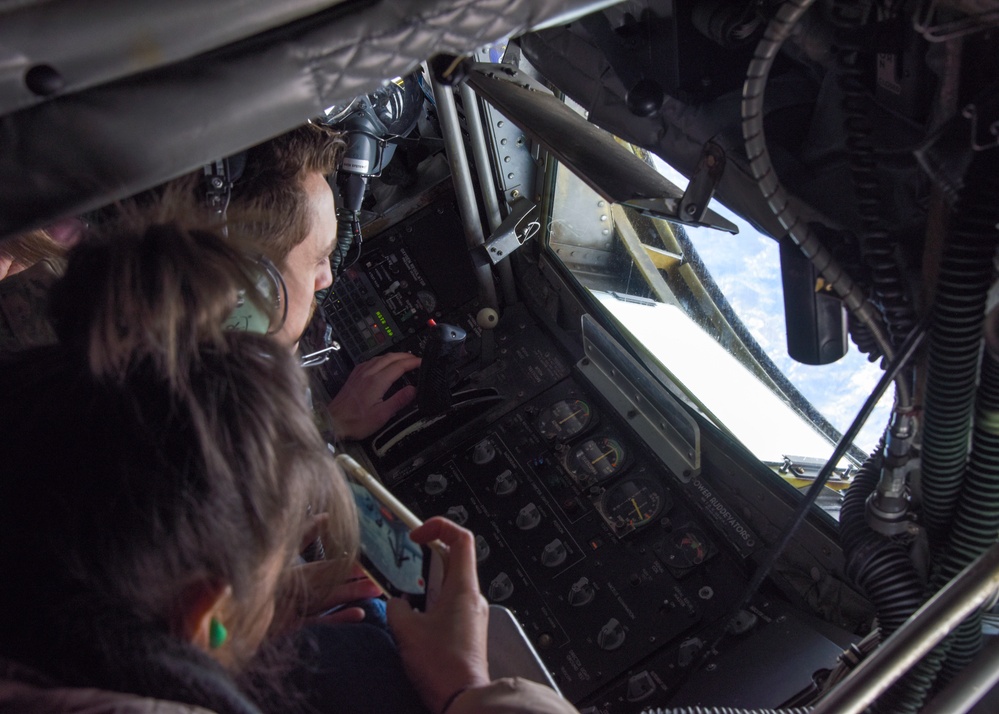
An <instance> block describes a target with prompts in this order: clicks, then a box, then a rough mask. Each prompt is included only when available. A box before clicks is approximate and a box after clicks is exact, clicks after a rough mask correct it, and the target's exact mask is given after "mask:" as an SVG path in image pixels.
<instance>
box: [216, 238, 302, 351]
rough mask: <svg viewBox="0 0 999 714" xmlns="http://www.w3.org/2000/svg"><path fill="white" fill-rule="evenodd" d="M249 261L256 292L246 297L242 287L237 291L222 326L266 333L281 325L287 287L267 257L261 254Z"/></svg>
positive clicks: (272, 331) (229, 328) (286, 304)
mask: <svg viewBox="0 0 999 714" xmlns="http://www.w3.org/2000/svg"><path fill="white" fill-rule="evenodd" d="M252 260H253V268H254V270H255V272H256V276H255V277H256V280H254V283H255V284H256V286H257V293H258V295H256V296H248V295H247V294H246V291H245V290H240V291H239V296H238V298H237V301H236V307H235V308H234V309H233V311H232V312H231V313H230V314H229V317H228V318H226V320H225V322H224V323H223V325H222V327H223V328H224V329H226V330H240V331H242V332H253V333H255V334H260V335H267V334H271V333H274V332H277V331H278V330H280V329H281V328H282V327H283V326H284V322H285V319H286V318H287V316H288V288H287V287H286V286H285V284H284V278H283V277H281V272H280V271H279V270H278V269H277V266H276V265H274V263H272V262H271V261H270V260H269V259H267V257H265V256H262V255H261V256H257V257H256V258H253V259H252ZM254 297H255V298H256V299H254ZM264 305H270V306H271V310H267V309H265V308H264V307H263V306H264Z"/></svg>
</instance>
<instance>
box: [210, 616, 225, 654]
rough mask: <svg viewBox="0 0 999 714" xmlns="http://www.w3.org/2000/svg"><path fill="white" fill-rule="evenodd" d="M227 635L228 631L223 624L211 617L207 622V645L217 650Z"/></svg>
mask: <svg viewBox="0 0 999 714" xmlns="http://www.w3.org/2000/svg"><path fill="white" fill-rule="evenodd" d="M228 637H229V632H228V630H226V629H225V625H223V624H222V623H221V622H219V621H218V620H216V619H215V618H214V617H213V618H212V619H211V621H210V622H209V623H208V646H209V647H211V648H212V649H213V650H217V649H218V648H219V647H221V646H222V645H224V644H225V641H226V639H227V638H228Z"/></svg>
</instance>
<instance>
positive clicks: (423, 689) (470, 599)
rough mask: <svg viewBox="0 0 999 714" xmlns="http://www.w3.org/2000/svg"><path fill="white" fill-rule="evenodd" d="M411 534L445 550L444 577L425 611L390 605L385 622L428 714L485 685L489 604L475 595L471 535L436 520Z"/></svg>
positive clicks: (476, 582)
mask: <svg viewBox="0 0 999 714" xmlns="http://www.w3.org/2000/svg"><path fill="white" fill-rule="evenodd" d="M411 535H412V538H413V540H414V541H415V542H417V543H429V542H431V541H439V542H441V543H443V544H444V545H445V546H446V547H447V548H448V559H447V563H446V564H445V568H444V570H445V572H444V577H443V580H442V582H441V588H440V591H439V593H438V594H437V597H435V598H433V599H432V600H431V602H430V603H429V604H428V606H427V609H426V611H425V612H417V611H415V610H413V609H412V608H411V607H409V606H408V605H407V604H406V603H405V602H404V601H402V600H390V601H389V604H388V622H389V627H390V628H391V630H392V633H393V635H394V636H395V639H396V642H397V643H398V645H399V653H400V655H401V656H402V662H403V666H404V667H405V668H406V672H407V674H408V675H409V679H410V681H412V682H413V684H414V685H415V686H416V689H417V691H418V692H419V693H420V695H421V698H422V699H423V702H424V704H426V705H427V707H428V708H429V709H430V711H440V710H441V709H442V708H443V707H444V705H445V704H446V703H447V702H448V701H449V699H451V697H452V696H453V695H454V694H455V693H456V692H459V691H464V690H465V689H468V688H471V687H478V686H482V685H485V684H487V683H488V682H489V665H488V657H487V651H486V650H487V639H488V629H489V604H488V603H487V602H486V599H485V598H484V597H482V594H481V593H480V592H479V580H478V576H477V574H476V568H475V538H474V536H473V535H472V534H471V532H469V531H467V530H466V529H464V528H462V527H461V526H459V525H458V524H457V523H453V522H452V521H449V520H447V519H446V518H441V517H439V516H437V517H434V518H429V519H427V522H426V523H424V524H423V525H422V526H420V527H419V528H417V529H415V530H414V531H413V532H412V534H411Z"/></svg>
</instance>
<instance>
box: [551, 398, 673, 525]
mask: <svg viewBox="0 0 999 714" xmlns="http://www.w3.org/2000/svg"><path fill="white" fill-rule="evenodd" d="M595 423H596V414H595V412H594V410H593V409H592V408H591V407H590V405H589V404H587V403H586V402H584V401H583V400H582V399H563V400H561V401H558V402H555V403H554V404H551V405H549V406H547V407H545V408H544V409H542V410H541V412H540V413H539V414H538V420H537V429H538V431H539V432H540V433H541V435H542V436H543V437H545V438H546V439H548V440H549V441H554V442H558V443H560V444H565V443H566V442H568V441H569V440H571V439H573V438H574V437H577V436H579V435H581V434H583V433H585V432H586V431H587V429H588V428H589V427H590V426H591V425H594V424H595ZM559 450H560V451H562V465H563V466H564V467H565V470H566V471H567V472H568V473H569V475H570V476H571V477H572V478H573V480H574V481H575V482H576V484H577V485H578V486H579V487H580V488H581V489H586V490H590V491H591V492H596V493H597V494H598V495H596V496H595V498H594V499H593V500H594V505H595V506H596V507H597V510H598V511H599V512H600V514H601V515H602V516H603V518H604V520H605V521H607V524H608V525H609V526H610V527H611V529H612V530H613V531H614V532H615V533H616V534H617V535H619V536H622V535H625V534H626V533H629V532H631V531H633V530H635V529H636V528H640V527H642V526H644V525H647V524H648V523H650V522H652V521H653V520H655V518H656V517H657V516H659V515H660V514H662V513H664V512H665V511H668V510H669V509H670V508H671V507H672V505H673V501H672V498H671V497H670V495H669V492H668V491H667V490H666V488H665V487H664V486H663V485H662V483H660V481H659V480H658V479H655V478H653V477H652V476H649V475H646V474H645V473H644V469H642V470H640V472H639V473H636V474H632V475H631V476H630V477H629V478H627V479H619V480H618V481H616V482H615V483H613V484H610V485H607V486H602V485H603V484H604V482H607V481H608V480H609V479H610V478H611V477H612V476H615V475H618V474H620V473H621V472H622V471H624V470H625V469H626V468H627V467H628V465H629V463H630V461H631V454H630V453H629V451H628V449H627V448H625V446H624V443H623V442H622V440H621V439H620V438H618V437H617V436H615V435H612V434H610V433H608V432H605V433H600V434H594V435H592V436H590V437H588V438H585V439H582V440H580V441H578V442H575V443H573V444H567V445H565V446H562V447H561V448H560V449H559ZM594 487H596V488H594Z"/></svg>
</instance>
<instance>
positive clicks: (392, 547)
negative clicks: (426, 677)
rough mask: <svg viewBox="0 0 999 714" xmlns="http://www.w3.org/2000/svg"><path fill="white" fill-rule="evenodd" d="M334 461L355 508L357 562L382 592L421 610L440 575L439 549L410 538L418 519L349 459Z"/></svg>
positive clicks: (441, 551) (342, 457) (340, 456)
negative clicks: (340, 469) (357, 546)
mask: <svg viewBox="0 0 999 714" xmlns="http://www.w3.org/2000/svg"><path fill="white" fill-rule="evenodd" d="M337 462H338V463H339V464H340V465H341V467H343V469H344V471H345V472H346V474H347V480H348V483H349V485H350V489H351V492H352V493H353V495H354V502H355V504H356V506H357V515H358V520H359V527H360V534H361V547H360V551H361V552H360V561H361V566H362V567H363V568H364V570H365V572H366V573H367V574H368V577H370V578H371V579H372V580H373V581H375V583H377V584H378V586H379V587H380V588H381V589H382V591H383V592H384V593H385V594H386V595H388V596H390V597H398V598H403V599H404V600H406V601H407V602H408V603H410V605H412V606H413V607H415V608H417V609H419V610H423V609H425V608H426V606H427V595H428V591H430V592H433V590H434V587H433V586H432V585H431V584H432V583H439V581H440V578H441V576H442V572H443V563H442V562H441V559H442V556H443V550H442V549H441V548H439V547H436V548H435V546H434V544H430V545H428V544H424V543H415V542H414V541H413V540H412V538H410V531H412V530H413V529H414V528H418V527H419V526H420V525H421V523H420V520H419V519H418V518H417V517H416V516H415V515H413V513H412V512H411V511H409V509H407V508H406V507H405V506H404V505H403V504H402V503H401V502H400V501H399V500H398V499H396V498H395V497H394V496H393V495H392V494H391V493H390V492H389V491H388V489H386V488H385V487H384V486H383V485H382V484H381V483H380V482H379V481H378V480H377V479H375V478H374V477H373V476H372V475H371V474H369V473H368V472H367V471H366V470H365V469H364V468H363V467H362V466H361V465H360V464H358V463H357V462H356V461H354V459H352V458H351V457H350V456H347V455H346V454H340V455H338V456H337ZM437 546H439V544H437Z"/></svg>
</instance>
